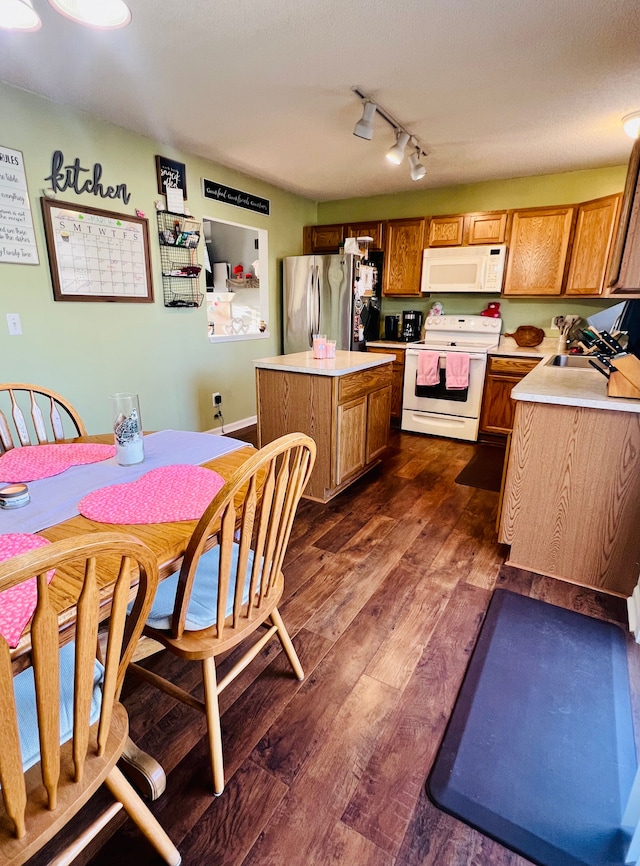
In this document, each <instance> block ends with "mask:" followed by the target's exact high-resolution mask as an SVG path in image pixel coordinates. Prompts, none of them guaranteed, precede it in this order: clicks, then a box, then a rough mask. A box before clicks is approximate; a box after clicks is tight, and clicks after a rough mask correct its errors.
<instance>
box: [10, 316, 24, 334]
mask: <svg viewBox="0 0 640 866" xmlns="http://www.w3.org/2000/svg"><path fill="white" fill-rule="evenodd" d="M7 328H8V329H9V333H10V334H11V336H12V337H20V336H21V335H22V322H21V321H20V314H19V313H7Z"/></svg>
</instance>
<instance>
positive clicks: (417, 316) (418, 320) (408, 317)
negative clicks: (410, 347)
mask: <svg viewBox="0 0 640 866" xmlns="http://www.w3.org/2000/svg"><path fill="white" fill-rule="evenodd" d="M421 328H422V312H421V311H420V310H403V311H402V339H403V340H404V341H405V343H414V342H415V341H416V340H419V339H420V329H421Z"/></svg>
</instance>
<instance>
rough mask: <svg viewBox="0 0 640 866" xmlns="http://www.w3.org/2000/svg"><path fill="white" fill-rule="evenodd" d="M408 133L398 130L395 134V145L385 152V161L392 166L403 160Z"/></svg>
mask: <svg viewBox="0 0 640 866" xmlns="http://www.w3.org/2000/svg"><path fill="white" fill-rule="evenodd" d="M409 138H410V136H409V133H408V132H404V130H401V129H399V130H398V131H397V133H396V143H395V144H394V145H393V147H390V148H389V150H388V151H387V159H388V160H389V162H392V163H393V164H394V165H400V163H401V162H402V160H403V159H404V151H405V148H406V146H407V143H408V141H409Z"/></svg>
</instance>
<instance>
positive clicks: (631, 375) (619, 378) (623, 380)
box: [607, 355, 640, 400]
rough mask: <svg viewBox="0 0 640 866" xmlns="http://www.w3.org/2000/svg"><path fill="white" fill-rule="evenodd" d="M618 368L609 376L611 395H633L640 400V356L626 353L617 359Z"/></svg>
mask: <svg viewBox="0 0 640 866" xmlns="http://www.w3.org/2000/svg"><path fill="white" fill-rule="evenodd" d="M614 363H615V365H616V367H617V368H618V369H617V371H616V372H615V373H612V374H611V376H610V378H609V385H608V387H607V394H608V395H609V397H631V398H633V399H635V400H640V358H636V356H635V355H625V356H624V357H622V358H616V359H615V362H614Z"/></svg>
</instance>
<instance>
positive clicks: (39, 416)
mask: <svg viewBox="0 0 640 866" xmlns="http://www.w3.org/2000/svg"><path fill="white" fill-rule="evenodd" d="M3 396H4V398H5V399H3V400H2V402H1V403H0V454H3V453H4V452H5V451H10V450H11V449H12V448H15V447H16V446H17V445H44V444H46V443H48V442H59V441H60V440H62V439H65V438H69V436H72V437H73V436H86V435H87V430H86V427H85V426H84V423H83V421H82V418H81V417H80V416H79V415H78V413H77V412H76V410H75V409H74V408H73V406H72V405H71V403H69V401H68V400H65V398H64V397H62V396H60V394H57V393H56V392H55V391H51V390H49V389H48V388H41V387H40V386H38V385H28V384H26V383H0V397H3ZM65 421H66V426H67V429H66V430H65Z"/></svg>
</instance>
